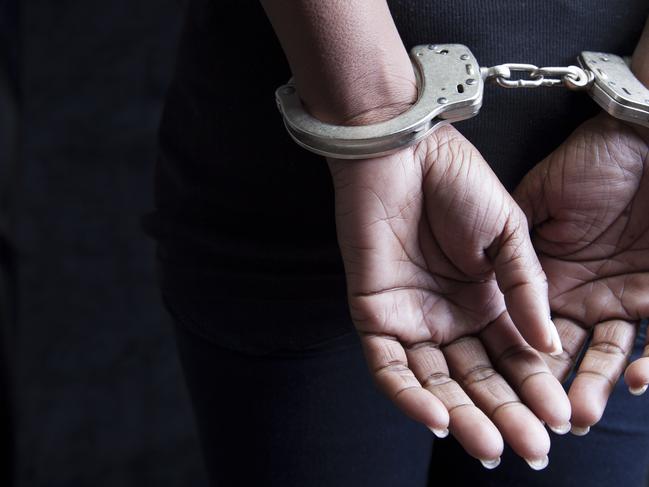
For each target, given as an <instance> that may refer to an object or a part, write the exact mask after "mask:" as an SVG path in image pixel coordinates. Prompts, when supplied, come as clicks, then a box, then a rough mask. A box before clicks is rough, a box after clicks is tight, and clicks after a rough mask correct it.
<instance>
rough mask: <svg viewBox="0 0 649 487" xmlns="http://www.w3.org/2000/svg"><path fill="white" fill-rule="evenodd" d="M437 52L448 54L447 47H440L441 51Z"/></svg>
mask: <svg viewBox="0 0 649 487" xmlns="http://www.w3.org/2000/svg"><path fill="white" fill-rule="evenodd" d="M438 54H444V55H446V54H448V49H442V50H441V51H439V52H438Z"/></svg>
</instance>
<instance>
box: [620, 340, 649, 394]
mask: <svg viewBox="0 0 649 487" xmlns="http://www.w3.org/2000/svg"><path fill="white" fill-rule="evenodd" d="M624 381H625V382H626V385H627V386H629V392H631V394H633V395H634V396H641V395H642V394H644V393H645V391H646V390H647V384H649V335H647V337H646V338H645V346H644V350H643V351H642V356H641V357H640V358H638V359H636V360H634V361H633V362H632V363H631V364H630V365H629V366H628V367H627V368H626V370H625V371H624Z"/></svg>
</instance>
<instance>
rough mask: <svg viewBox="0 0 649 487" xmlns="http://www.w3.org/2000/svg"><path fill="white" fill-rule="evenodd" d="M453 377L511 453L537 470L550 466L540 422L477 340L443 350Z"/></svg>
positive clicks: (548, 441) (545, 434) (463, 342)
mask: <svg viewBox="0 0 649 487" xmlns="http://www.w3.org/2000/svg"><path fill="white" fill-rule="evenodd" d="M444 356H445V357H446V360H447V362H448V365H449V369H450V371H451V376H452V377H454V378H456V379H457V380H458V382H459V383H460V385H461V386H462V388H463V389H464V390H465V391H466V392H467V394H468V395H469V397H471V399H473V401H474V402H475V404H476V405H477V406H478V407H479V408H480V409H482V410H483V411H484V412H485V413H486V414H487V416H488V417H489V418H490V419H491V420H492V421H493V422H494V424H495V425H496V427H497V428H498V430H499V431H500V432H501V434H502V435H503V437H504V439H505V441H506V442H507V443H509V445H510V446H511V447H512V449H513V450H514V451H515V452H516V453H517V454H518V455H520V456H521V457H523V458H524V459H525V461H526V462H527V463H528V464H529V465H530V467H532V468H534V469H541V468H544V467H545V466H546V465H547V463H548V452H549V451H550V437H549V436H548V432H547V431H546V430H545V428H544V427H543V424H541V422H540V421H539V419H538V418H537V417H536V416H534V414H533V413H532V411H530V410H529V409H528V408H527V406H525V405H524V404H523V403H521V401H520V400H519V398H518V396H517V395H516V393H515V392H514V391H513V390H512V388H511V387H510V386H509V384H507V382H506V381H505V380H504V379H503V378H502V376H500V375H499V374H498V373H497V372H496V371H495V370H494V368H493V367H492V365H491V362H490V361H489V357H488V356H487V352H486V351H485V349H484V348H483V346H482V344H481V343H480V341H479V340H478V339H477V338H473V337H467V338H461V339H460V340H457V341H455V342H453V343H451V344H449V345H447V346H446V347H444Z"/></svg>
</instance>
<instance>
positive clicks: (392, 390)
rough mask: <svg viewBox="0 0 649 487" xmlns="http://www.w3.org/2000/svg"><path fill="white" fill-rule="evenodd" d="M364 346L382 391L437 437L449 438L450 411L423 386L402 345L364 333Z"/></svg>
mask: <svg viewBox="0 0 649 487" xmlns="http://www.w3.org/2000/svg"><path fill="white" fill-rule="evenodd" d="M361 343H362V345H363V350H364V352H365V358H366V360H367V363H368V366H369V368H370V371H371V373H372V375H373V377H374V380H375V382H376V384H377V386H378V388H379V390H381V391H382V392H383V393H384V394H385V395H386V396H387V397H389V398H390V399H391V400H392V401H393V402H394V403H395V404H396V405H397V407H398V408H399V409H401V410H402V411H403V412H404V413H406V414H407V415H408V416H410V417H411V418H412V419H414V420H415V421H419V422H420V423H423V424H425V425H426V426H428V428H429V429H430V430H431V431H432V432H433V433H435V435H436V436H439V437H444V436H446V434H447V428H448V423H449V417H448V411H447V410H446V407H444V405H443V404H442V403H441V402H440V400H439V399H437V398H436V397H435V396H434V395H433V394H431V393H430V392H429V391H427V390H426V389H424V388H423V387H422V386H421V384H420V383H419V381H418V380H417V379H416V377H415V375H414V374H413V373H412V371H411V370H410V369H409V368H408V361H407V358H406V352H405V351H404V349H403V346H402V345H401V343H399V342H398V341H397V339H396V338H394V337H392V336H387V335H375V334H369V333H361Z"/></svg>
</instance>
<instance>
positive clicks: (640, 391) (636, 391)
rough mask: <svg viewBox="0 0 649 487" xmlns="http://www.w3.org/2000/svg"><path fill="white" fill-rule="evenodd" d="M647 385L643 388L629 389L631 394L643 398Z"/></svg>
mask: <svg viewBox="0 0 649 487" xmlns="http://www.w3.org/2000/svg"><path fill="white" fill-rule="evenodd" d="M647 387H648V386H647V384H645V385H643V386H642V387H629V392H630V393H631V394H633V395H634V396H642V395H643V394H644V393H645V392H646V391H647Z"/></svg>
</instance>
